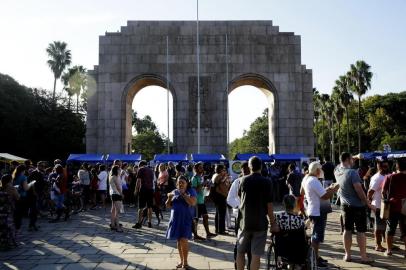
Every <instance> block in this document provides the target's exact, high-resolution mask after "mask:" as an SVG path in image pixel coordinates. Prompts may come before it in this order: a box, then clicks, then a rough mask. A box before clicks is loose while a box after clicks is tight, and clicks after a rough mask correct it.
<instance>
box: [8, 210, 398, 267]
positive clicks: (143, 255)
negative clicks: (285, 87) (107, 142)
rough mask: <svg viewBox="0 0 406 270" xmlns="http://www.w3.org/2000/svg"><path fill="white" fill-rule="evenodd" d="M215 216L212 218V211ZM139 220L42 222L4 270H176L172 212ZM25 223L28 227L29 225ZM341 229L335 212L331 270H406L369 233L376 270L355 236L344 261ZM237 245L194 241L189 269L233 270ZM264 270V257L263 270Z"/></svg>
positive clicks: (101, 216) (94, 216) (329, 238)
mask: <svg viewBox="0 0 406 270" xmlns="http://www.w3.org/2000/svg"><path fill="white" fill-rule="evenodd" d="M210 214H211V219H212V218H213V211H211V213H210ZM134 216H135V209H131V208H130V209H127V211H126V213H125V214H124V216H123V217H122V219H121V223H122V224H123V228H124V231H125V232H124V233H114V232H111V231H110V229H109V227H108V224H109V216H108V213H107V212H106V213H105V212H104V211H103V210H97V211H89V212H84V213H80V214H79V215H75V216H73V217H72V219H71V220H70V221H69V222H66V223H57V224H49V223H48V222H47V221H46V220H43V219H42V220H40V225H41V231H39V232H36V233H32V234H28V232H27V231H23V232H22V235H21V237H20V238H19V239H18V241H19V242H20V243H21V245H20V247H19V248H17V249H14V250H12V251H8V252H0V269H1V270H2V269H36V270H37V269H51V270H52V269H63V270H65V269H68V270H69V269H75V270H76V269H123V270H124V269H137V270H138V269H143V270H150V269H174V267H175V265H176V264H177V263H178V260H179V257H178V251H177V248H176V241H173V240H167V239H165V230H166V221H167V219H168V212H166V213H165V221H164V222H162V223H161V226H159V227H154V228H152V229H148V228H143V229H141V230H134V229H131V226H132V225H133V223H134ZM24 222H25V223H24V224H25V225H26V220H24ZM338 224H339V223H338V211H336V210H335V211H334V212H333V213H332V214H330V215H329V221H328V225H327V231H326V241H325V243H324V244H323V245H322V246H321V255H322V256H323V257H325V258H326V259H328V260H329V263H330V266H329V269H354V270H355V269H359V270H361V269H369V270H378V269H406V264H405V259H404V258H403V256H401V254H400V253H397V254H394V256H393V257H391V258H387V257H384V256H383V254H381V253H378V252H375V251H374V250H373V238H372V234H370V233H368V235H369V237H370V238H369V239H368V243H367V244H368V253H369V254H370V256H371V258H373V259H374V260H375V261H374V263H373V264H372V266H368V265H362V264H359V263H357V261H358V262H359V252H358V251H357V246H356V242H355V236H354V245H353V250H354V253H353V258H354V262H352V263H346V262H343V261H342V256H343V245H342V240H341V238H342V237H341V235H340V233H339V225H338ZM211 226H213V223H212V221H211ZM24 229H26V228H25V227H24ZM212 229H214V228H213V227H212ZM199 233H200V234H201V235H203V236H204V235H205V234H204V232H203V226H202V224H199ZM234 243H235V236H233V235H232V234H231V235H229V236H218V237H216V238H214V239H212V240H208V241H203V242H193V241H191V242H190V254H189V264H190V265H191V266H192V267H194V269H234V263H233V250H234ZM268 243H269V241H268ZM397 245H399V242H397ZM402 250H403V246H402ZM264 257H265V256H264ZM264 268H265V259H264V258H262V260H261V269H264Z"/></svg>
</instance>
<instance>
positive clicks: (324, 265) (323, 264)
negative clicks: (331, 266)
mask: <svg viewBox="0 0 406 270" xmlns="http://www.w3.org/2000/svg"><path fill="white" fill-rule="evenodd" d="M317 267H320V268H327V267H328V265H327V264H326V263H324V262H322V261H318V262H317Z"/></svg>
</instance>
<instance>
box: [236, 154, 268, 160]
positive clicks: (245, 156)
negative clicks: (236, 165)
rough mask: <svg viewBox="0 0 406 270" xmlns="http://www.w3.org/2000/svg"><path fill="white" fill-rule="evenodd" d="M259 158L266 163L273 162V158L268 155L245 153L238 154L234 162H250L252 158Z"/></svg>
mask: <svg viewBox="0 0 406 270" xmlns="http://www.w3.org/2000/svg"><path fill="white" fill-rule="evenodd" d="M253 156H257V157H259V158H260V159H261V160H262V161H264V162H269V161H272V160H273V159H272V157H271V156H270V155H269V154H267V153H243V154H240V153H238V154H236V155H235V157H234V160H249V159H250V158H251V157H253Z"/></svg>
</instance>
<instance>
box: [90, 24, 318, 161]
mask: <svg viewBox="0 0 406 270" xmlns="http://www.w3.org/2000/svg"><path fill="white" fill-rule="evenodd" d="M199 33H200V38H199V43H200V94H201V103H200V104H201V129H200V131H201V132H200V133H201V152H202V153H222V154H227V153H226V152H227V106H228V104H227V102H228V95H229V93H230V92H231V91H233V90H234V89H235V88H237V87H239V86H243V85H252V86H256V87H258V88H259V89H260V90H261V91H263V92H264V93H265V95H266V98H267V99H268V102H269V152H270V153H304V154H307V155H313V144H314V137H313V99H312V72H311V70H308V69H306V67H305V66H304V65H302V63H301V46H300V36H298V35H295V34H294V33H287V32H279V28H278V27H277V26H273V25H272V21H200V22H199ZM226 34H227V41H228V42H227V44H228V46H227V56H228V57H226V46H225V44H226ZM167 36H168V40H169V41H168V42H169V54H168V59H169V61H168V63H169V64H168V66H169V82H167V78H166V70H167V69H166V65H167V54H166V38H167ZM196 41H197V40H196V22H195V21H128V23H127V26H123V27H121V31H119V32H114V33H106V34H105V35H103V36H100V37H99V64H98V65H97V66H95V67H94V69H93V70H90V71H89V76H90V79H89V81H90V83H89V86H88V88H89V89H88V93H89V95H88V105H87V106H88V108H87V120H86V124H87V125H86V148H87V152H88V153H106V154H107V153H129V152H130V151H131V147H130V145H131V139H132V128H131V110H132V108H131V106H132V101H133V98H134V96H135V95H136V94H137V92H138V91H139V90H141V89H142V88H144V87H146V86H150V85H156V86H162V87H164V88H166V87H167V83H168V84H169V91H170V92H171V94H172V97H173V140H174V152H177V153H196V152H197V64H196V63H197V58H196ZM227 62H228V64H226V63H227ZM227 69H228V78H229V82H228V87H227V82H226V78H227V74H226V70H227ZM227 89H228V90H227ZM151 108H152V109H153V104H151Z"/></svg>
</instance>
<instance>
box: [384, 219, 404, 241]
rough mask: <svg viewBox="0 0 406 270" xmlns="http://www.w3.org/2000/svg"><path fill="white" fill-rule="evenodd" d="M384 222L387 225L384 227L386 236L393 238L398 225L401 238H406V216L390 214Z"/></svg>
mask: <svg viewBox="0 0 406 270" xmlns="http://www.w3.org/2000/svg"><path fill="white" fill-rule="evenodd" d="M386 222H387V224H388V226H387V227H386V233H387V234H388V235H390V236H394V235H395V233H396V227H397V226H398V224H399V228H400V235H401V238H404V237H406V216H404V215H402V214H401V213H390V214H389V219H388V220H387V221H386Z"/></svg>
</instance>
